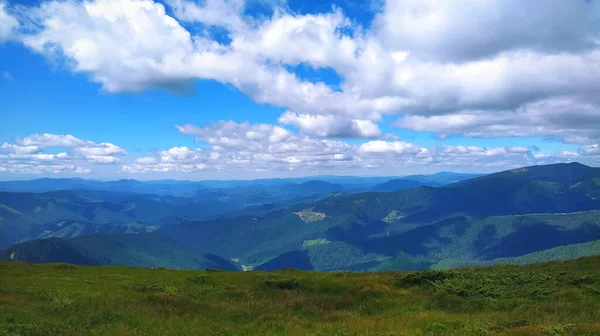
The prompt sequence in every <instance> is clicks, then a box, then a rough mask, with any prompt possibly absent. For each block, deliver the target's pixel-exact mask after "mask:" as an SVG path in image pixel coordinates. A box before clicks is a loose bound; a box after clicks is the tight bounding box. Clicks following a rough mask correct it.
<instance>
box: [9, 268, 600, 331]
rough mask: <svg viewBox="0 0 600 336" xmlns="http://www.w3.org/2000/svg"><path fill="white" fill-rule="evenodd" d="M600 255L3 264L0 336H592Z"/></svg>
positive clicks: (598, 315) (599, 305) (599, 307)
mask: <svg viewBox="0 0 600 336" xmlns="http://www.w3.org/2000/svg"><path fill="white" fill-rule="evenodd" d="M599 285H600V257H594V258H585V259H579V260H575V261H567V262H552V263H545V264H536V265H528V266H500V267H489V268H479V269H460V270H453V271H427V272H383V273H350V272H341V273H340V272H338V273H316V272H304V271H297V270H286V271H279V272H272V273H267V272H243V273H242V272H214V271H213V272H206V271H182V270H171V269H142V268H126V267H115V266H74V265H70V264H45V265H39V264H37V265H34V264H26V263H15V262H0V335H25V334H27V335H42V334H43V335H82V334H90V335H99V334H101V335H323V336H327V335H340V334H343V335H349V336H350V335H361V336H363V335H372V336H375V335H378V336H381V335H407V336H412V335H415V336H416V335H523V336H539V335H553V336H555V335H590V336H591V335H598V334H600V325H599V324H598V323H597V321H599V320H600V294H599V293H600V290H599V289H600V287H599Z"/></svg>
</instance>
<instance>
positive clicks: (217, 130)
mask: <svg viewBox="0 0 600 336" xmlns="http://www.w3.org/2000/svg"><path fill="white" fill-rule="evenodd" d="M177 128H178V129H179V131H180V132H181V133H183V134H186V135H190V136H193V137H195V140H196V141H198V142H200V143H204V144H205V145H207V146H208V147H206V148H202V149H191V148H188V147H172V148H170V149H166V150H161V151H157V152H156V153H155V155H154V156H150V157H143V158H139V159H136V160H135V161H134V162H133V163H131V164H125V165H123V166H122V168H121V170H122V171H123V172H127V173H148V172H154V173H156V172H165V173H169V172H185V173H193V172H199V171H218V172H230V171H234V172H235V171H238V172H245V173H250V172H260V171H272V172H274V173H275V172H290V171H299V172H300V173H301V174H305V173H310V172H318V173H323V172H328V173H332V172H336V173H339V174H343V173H349V172H357V171H360V172H364V171H365V169H380V170H379V171H381V169H384V170H387V171H388V173H389V169H395V170H398V169H399V170H400V171H403V170H408V171H414V170H415V169H418V167H426V168H428V169H433V170H435V169H446V168H447V167H451V168H454V169H459V170H467V171H474V170H475V171H480V170H500V169H510V168H514V167H519V166H526V165H534V164H538V163H555V162H565V161H571V160H577V159H580V158H582V155H583V154H580V153H575V152H569V151H558V152H554V153H543V152H540V151H539V149H536V148H527V147H523V146H506V147H480V146H447V145H446V146H437V147H422V146H419V145H417V144H414V143H410V142H406V141H385V140H371V141H366V142H363V143H359V144H349V143H347V142H344V141H339V140H331V139H322V138H315V137H312V136H308V135H301V134H296V133H293V132H290V131H287V130H285V129H283V128H281V127H280V126H277V125H272V124H252V123H247V122H246V123H236V122H233V121H220V122H217V123H212V124H208V125H204V126H202V127H198V126H194V125H190V124H187V125H180V126H177ZM278 134H280V135H281V136H274V135H278ZM585 148H586V149H587V151H588V152H590V153H592V152H594V151H595V149H596V148H595V147H593V146H588V147H585ZM582 150H583V149H582ZM398 174H400V173H398Z"/></svg>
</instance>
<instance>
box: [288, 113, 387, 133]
mask: <svg viewBox="0 0 600 336" xmlns="http://www.w3.org/2000/svg"><path fill="white" fill-rule="evenodd" d="M278 121H279V122H280V123H282V124H285V125H293V126H294V127H295V128H297V129H299V130H300V131H302V132H303V133H306V134H310V135H315V136H319V137H328V138H376V137H380V136H381V130H380V129H379V127H378V126H377V124H375V123H374V122H372V121H370V120H359V119H348V118H343V117H338V116H335V115H311V114H298V113H293V112H289V111H288V112H286V113H284V114H283V115H282V116H281V117H279V119H278Z"/></svg>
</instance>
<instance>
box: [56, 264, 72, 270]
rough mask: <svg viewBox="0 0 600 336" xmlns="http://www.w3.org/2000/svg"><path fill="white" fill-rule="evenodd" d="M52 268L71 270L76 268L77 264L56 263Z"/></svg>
mask: <svg viewBox="0 0 600 336" xmlns="http://www.w3.org/2000/svg"><path fill="white" fill-rule="evenodd" d="M54 268H56V269H62V270H73V269H76V268H77V266H76V265H73V264H56V265H54Z"/></svg>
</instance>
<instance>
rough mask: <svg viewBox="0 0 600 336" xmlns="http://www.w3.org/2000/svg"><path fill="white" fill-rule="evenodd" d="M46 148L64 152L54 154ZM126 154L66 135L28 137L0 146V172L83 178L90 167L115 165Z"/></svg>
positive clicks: (118, 149) (106, 145) (109, 145)
mask: <svg viewBox="0 0 600 336" xmlns="http://www.w3.org/2000/svg"><path fill="white" fill-rule="evenodd" d="M47 148H67V149H69V152H68V153H67V152H60V153H58V154H53V153H46V152H44V150H45V149H47ZM126 154H127V152H126V151H125V150H124V149H122V148H121V147H119V146H116V145H113V144H111V143H95V142H93V141H89V140H82V139H79V138H77V137H75V136H73V135H70V134H47V133H45V134H32V135H29V136H26V137H24V138H17V139H15V141H14V143H8V142H5V143H3V144H2V145H1V146H0V168H1V169H2V170H3V171H8V172H11V173H24V174H32V173H74V174H85V173H89V172H91V169H90V168H88V167H85V166H90V165H94V164H116V163H119V162H121V159H120V158H119V157H118V156H123V155H126Z"/></svg>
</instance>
